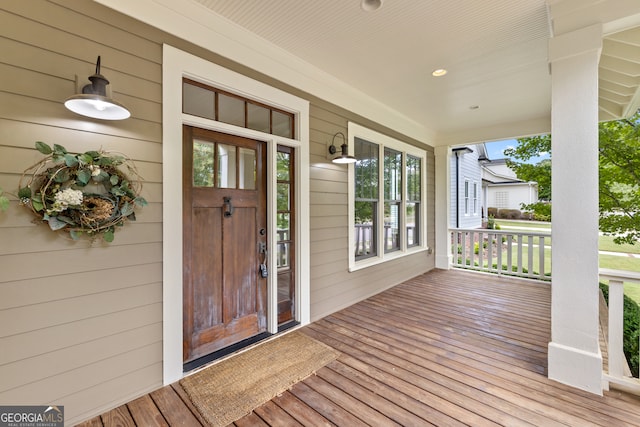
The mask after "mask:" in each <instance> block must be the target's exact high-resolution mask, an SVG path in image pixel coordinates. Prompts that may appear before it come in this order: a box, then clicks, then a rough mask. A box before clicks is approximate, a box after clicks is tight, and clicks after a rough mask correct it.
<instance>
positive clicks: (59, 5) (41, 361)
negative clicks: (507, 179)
mask: <svg viewBox="0 0 640 427" xmlns="http://www.w3.org/2000/svg"><path fill="white" fill-rule="evenodd" d="M0 26H1V27H2V28H3V30H2V35H0V51H2V52H3V55H2V61H0V77H2V78H0V187H1V188H3V189H4V190H5V191H7V192H10V193H14V192H15V190H16V189H17V187H18V183H19V182H20V179H21V176H22V173H23V171H24V170H25V169H26V168H27V167H29V166H31V165H32V164H34V163H35V162H37V161H39V160H40V159H42V155H41V154H40V153H39V152H37V151H36V150H35V149H34V143H35V141H44V142H46V143H48V144H50V145H53V144H60V145H62V146H64V147H66V148H67V149H68V150H69V151H71V152H83V151H87V150H98V149H101V148H102V149H104V150H108V151H117V152H121V153H123V154H125V155H127V156H128V157H130V158H131V159H132V160H133V161H134V162H135V164H136V166H137V168H138V171H139V173H140V175H141V176H142V177H143V179H144V184H143V191H142V195H143V196H144V197H145V198H146V199H147V201H149V205H148V206H146V207H144V208H142V209H141V210H140V211H139V212H138V213H137V214H136V216H137V219H138V221H136V222H129V223H127V224H125V226H124V228H121V229H118V230H117V231H116V234H115V241H114V242H113V243H110V244H106V243H104V242H101V241H96V242H94V243H93V244H90V243H89V242H86V241H83V242H73V241H71V240H69V239H68V238H64V237H62V236H59V235H56V234H55V233H52V232H51V231H50V230H48V227H47V225H46V224H37V225H36V224H33V223H32V220H33V218H34V217H33V215H31V213H30V212H29V211H28V210H27V209H25V208H24V207H21V206H19V205H18V203H17V201H16V200H15V197H13V196H11V197H12V202H11V205H10V207H9V210H8V211H7V212H4V213H0V241H2V242H3V245H2V246H1V247H0V272H1V274H0V348H2V352H0V377H1V378H5V381H3V382H2V383H1V384H0V402H2V403H4V404H10V403H14V404H43V403H58V404H64V405H65V412H66V417H67V423H69V424H74V423H75V422H77V421H81V420H83V419H86V418H89V417H91V416H93V415H95V414H97V413H101V412H105V411H106V410H108V409H110V408H112V407H115V406H118V405H119V404H121V403H123V402H125V401H128V400H131V399H134V398H136V397H137V396H140V395H142V394H144V393H146V392H149V391H151V390H152V389H154V388H157V387H159V386H160V385H161V384H162V207H163V200H162V123H161V119H162V87H161V78H162V66H161V61H162V43H165V42H166V43H169V44H172V45H174V46H176V47H178V48H181V49H184V50H187V51H189V52H191V53H194V54H196V55H198V56H201V57H203V58H206V59H208V60H211V61H214V62H216V63H218V64H220V65H222V66H225V67H228V68H231V69H234V70H235V71H238V72H242V73H243V74H245V75H247V76H249V77H252V78H257V79H259V80H261V81H263V82H265V83H267V84H270V85H273V86H274V87H278V88H280V89H283V90H285V91H288V92H290V93H292V94H294V95H297V96H302V97H306V94H304V93H301V92H300V91H298V90H295V89H292V88H290V87H288V86H287V85H286V84H285V83H283V82H277V81H273V80H272V79H269V78H267V77H265V76H263V75H261V74H260V73H259V72H257V71H253V70H248V69H246V68H243V67H239V66H237V65H235V64H233V63H232V62H231V61H229V60H227V59H224V58H220V57H219V56H217V55H215V54H212V53H210V52H206V51H204V50H202V49H200V48H197V47H194V46H192V45H190V44H189V43H188V42H186V41H184V40H179V39H176V38H175V37H172V36H170V35H167V34H164V33H162V32H160V31H158V30H156V29H154V28H152V27H149V26H147V25H145V24H143V23H141V22H139V21H136V20H134V19H132V18H129V17H126V16H123V15H121V14H119V13H117V12H115V11H113V10H111V9H108V8H105V7H102V6H100V5H98V4H96V3H94V2H88V1H86V0H49V1H46V0H30V1H28V2H19V1H13V2H3V3H1V4H0ZM98 55H101V57H102V73H103V74H104V75H105V76H107V78H108V79H109V80H110V82H111V85H110V86H109V87H110V88H111V89H112V91H113V92H112V93H113V96H114V98H116V99H117V100H119V101H120V102H122V103H124V104H125V105H127V106H128V107H129V108H130V110H131V112H132V117H131V118H130V119H128V120H124V121H118V122H107V121H99V120H92V119H85V118H82V117H79V116H77V115H75V114H73V113H71V112H69V111H68V110H66V109H65V108H64V106H63V105H62V101H63V100H64V99H66V98H67V97H69V96H71V95H72V94H74V93H75V92H76V77H77V78H78V80H79V82H80V83H81V84H86V83H88V80H87V77H88V76H89V75H91V74H93V72H94V69H95V61H96V58H97V56H98ZM308 99H310V101H311V129H310V138H311V141H310V165H311V169H310V202H311V218H310V227H311V229H310V235H311V241H310V246H311V300H312V307H311V316H312V318H313V319H317V318H319V317H322V316H324V315H326V314H329V313H331V312H335V311H336V310H338V309H340V308H342V307H345V306H347V305H350V304H352V303H354V302H357V301H359V300H362V299H363V298H366V297H367V296H370V295H373V294H375V293H378V292H380V291H381V290H383V289H385V288H386V287H389V286H392V285H394V284H397V283H400V282H402V281H404V280H406V279H408V278H410V277H413V276H415V275H417V274H419V273H422V272H424V271H427V270H430V269H432V268H433V256H432V255H428V254H426V253H420V254H415V255H411V256H406V257H403V258H401V259H397V260H394V261H389V262H386V263H384V264H381V265H378V266H373V267H371V268H367V269H364V270H361V271H358V272H354V273H349V272H348V265H347V254H348V251H349V250H350V249H349V248H348V242H347V237H346V236H347V232H348V220H347V217H348V208H347V203H348V199H347V190H348V177H347V168H346V167H344V166H339V165H334V164H332V163H330V162H329V161H328V160H327V144H328V143H330V142H331V138H332V137H333V135H334V134H335V133H336V132H338V131H341V132H343V133H345V134H346V132H347V130H346V128H347V122H348V121H355V122H358V123H359V124H361V125H364V126H368V127H370V128H372V129H374V130H376V131H379V132H382V133H385V134H388V135H389V136H392V137H394V138H398V139H401V140H403V141H406V142H407V143H410V144H414V145H420V144H418V143H417V142H416V141H413V140H407V139H406V138H404V137H403V136H402V135H398V134H397V133H394V131H393V130H389V129H385V128H383V127H381V126H380V125H378V124H376V123H371V122H369V121H367V120H364V119H362V118H361V117H359V116H358V115H357V114H356V113H354V112H348V111H344V110H342V109H340V108H338V107H335V106H331V105H328V104H327V103H325V102H323V101H320V100H318V99H314V98H308ZM426 149H427V153H428V155H427V165H426V173H427V198H428V200H427V201H426V202H425V205H426V209H427V232H428V243H429V245H431V246H433V242H434V232H435V226H434V220H433V218H434V202H433V200H434V195H435V191H434V189H435V184H434V179H433V177H434V170H435V168H434V159H433V150H432V149H431V148H429V147H426ZM5 242H8V244H4V243H5Z"/></svg>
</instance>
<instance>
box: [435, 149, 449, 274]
mask: <svg viewBox="0 0 640 427" xmlns="http://www.w3.org/2000/svg"><path fill="white" fill-rule="evenodd" d="M450 156H451V150H449V147H447V146H444V147H436V148H435V157H436V170H435V172H436V174H435V175H436V176H435V179H436V202H435V203H436V206H435V208H436V214H435V222H436V259H435V261H436V268H442V269H445V270H448V269H449V268H451V238H450V237H449V218H450V215H449V209H450V208H451V194H450V193H451V192H450V188H451V185H450V183H449V180H450V179H451V170H450V169H451V168H450V164H451V160H450Z"/></svg>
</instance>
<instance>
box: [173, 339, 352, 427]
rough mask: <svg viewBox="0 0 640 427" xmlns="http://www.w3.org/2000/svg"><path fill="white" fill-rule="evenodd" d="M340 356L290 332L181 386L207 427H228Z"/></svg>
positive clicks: (183, 382) (325, 346) (202, 371)
mask: <svg viewBox="0 0 640 427" xmlns="http://www.w3.org/2000/svg"><path fill="white" fill-rule="evenodd" d="M339 354H340V353H338V351H336V350H334V349H333V348H331V347H329V346H327V345H325V344H323V343H321V342H319V341H316V340H314V339H313V338H310V337H308V336H307V335H305V334H303V333H300V332H291V333H288V334H286V335H284V336H281V337H277V338H275V339H273V340H271V341H268V342H265V343H263V344H259V345H257V346H256V347H254V348H251V349H249V350H248V351H246V352H244V353H240V354H238V355H236V356H232V357H230V358H228V359H226V360H223V361H221V362H219V363H217V364H215V365H212V366H209V367H207V368H205V369H203V370H201V371H199V372H196V373H194V374H192V375H189V376H188V377H185V378H183V379H182V380H180V385H181V386H182V388H183V389H184V390H185V391H186V393H187V395H188V396H189V398H190V399H191V401H192V402H193V404H194V406H195V407H196V408H197V409H198V411H199V412H200V414H201V415H202V416H203V418H204V419H205V420H207V422H209V424H211V425H212V426H226V425H228V424H230V423H231V422H233V421H235V420H237V419H239V418H242V417H243V416H245V415H246V414H248V413H250V412H251V411H252V410H253V409H255V408H257V407H258V406H260V405H262V404H263V403H265V402H268V401H269V400H271V399H273V398H274V397H276V396H277V395H279V394H280V393H282V392H283V391H285V390H287V389H289V388H290V387H291V386H292V385H294V384H295V383H297V382H298V381H300V380H302V379H304V378H306V377H308V376H309V375H311V374H313V373H314V372H315V371H317V370H318V369H320V368H321V367H323V366H324V365H326V364H327V363H329V362H331V361H332V360H335V359H336V358H337V357H338V355H339Z"/></svg>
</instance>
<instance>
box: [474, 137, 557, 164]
mask: <svg viewBox="0 0 640 427" xmlns="http://www.w3.org/2000/svg"><path fill="white" fill-rule="evenodd" d="M517 145H518V141H517V140H515V139H505V140H502V141H494V142H486V143H485V147H487V154H488V156H489V158H490V159H491V160H497V159H504V158H505V155H504V150H506V149H507V148H511V147H514V148H515V147H516V146H517ZM548 158H550V157H549V155H548V154H545V155H544V156H539V157H533V158H531V159H530V160H529V161H528V162H527V163H532V164H536V163H538V162H540V161H541V160H544V159H548Z"/></svg>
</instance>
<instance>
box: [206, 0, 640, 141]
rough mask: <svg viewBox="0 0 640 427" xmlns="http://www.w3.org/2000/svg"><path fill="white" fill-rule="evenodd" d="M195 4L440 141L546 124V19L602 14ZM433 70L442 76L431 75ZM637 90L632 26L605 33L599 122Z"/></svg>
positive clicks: (565, 23)
mask: <svg viewBox="0 0 640 427" xmlns="http://www.w3.org/2000/svg"><path fill="white" fill-rule="evenodd" d="M195 1H197V2H198V3H200V4H202V5H204V6H206V7H207V8H209V9H210V10H212V11H213V12H215V13H217V14H219V15H222V16H223V17H225V18H226V19H228V20H230V21H232V22H233V23H235V24H237V25H239V26H241V27H242V28H244V29H246V30H249V31H250V32H252V33H255V34H257V35H258V36H260V37H261V38H263V39H265V40H267V41H269V42H271V43H273V44H275V45H277V46H278V47H280V48H282V49H284V50H285V51H287V52H289V53H291V54H293V55H295V56H297V57H299V58H300V59H302V60H304V61H305V62H307V63H309V64H311V65H313V66H315V67H317V68H320V69H322V70H324V71H325V72H327V73H329V74H331V75H333V76H334V77H337V78H338V79H339V80H342V81H344V82H345V83H347V84H349V85H350V86H352V87H355V88H357V89H358V90H359V91H361V92H363V93H365V94H367V95H369V96H370V97H372V98H374V99H376V100H378V101H380V102H381V103H383V104H385V105H387V106H388V107H390V108H392V109H394V110H396V111H398V112H400V113H401V114H402V115H404V116H406V117H408V118H410V119H412V120H414V121H415V122H417V123H421V124H423V125H424V126H425V127H426V128H427V129H429V130H431V131H432V132H434V134H435V135H437V136H440V138H442V139H444V140H447V139H451V140H453V139H455V135H464V134H466V133H468V132H469V130H472V129H483V128H484V129H492V128H501V127H502V128H504V127H505V126H506V127H509V126H508V125H507V124H510V123H522V124H525V123H532V122H536V123H540V122H542V123H547V122H548V117H549V115H550V109H551V89H550V84H551V79H550V75H549V67H548V62H547V44H548V40H549V38H550V36H551V29H550V22H553V25H554V27H555V29H556V32H557V30H558V29H559V28H563V29H567V28H569V27H571V25H575V24H576V23H579V24H584V23H585V22H584V21H582V20H580V19H579V18H576V17H584V20H587V19H591V20H593V19H600V20H601V21H604V20H605V19H602V16H601V15H603V14H605V9H606V8H607V7H610V6H607V5H606V4H604V3H607V2H602V1H591V0H587V1H584V2H563V1H555V0H552V1H550V2H549V3H550V6H549V8H547V2H545V0H483V1H482V2H481V3H482V6H481V7H479V4H480V3H479V2H478V1H477V0H457V1H451V0H431V1H408V0H405V1H401V0H395V1H390V0H387V1H386V2H383V6H382V7H381V8H380V9H378V10H377V11H374V12H365V11H364V10H363V9H362V8H361V7H360V0H350V1H345V0H324V1H313V2H312V1H300V0H278V1H270V2H265V1H257V0H256V1H240V2H239V1H237V0H195ZM567 5H568V6H567ZM577 9H579V10H577ZM550 14H554V15H556V16H554V17H553V18H552V17H550ZM586 22H587V23H589V22H588V21H586ZM595 22H598V21H597V20H596V21H595ZM620 29H621V28H616V29H615V30H616V31H619V30H620ZM438 68H446V69H447V70H448V74H447V75H446V76H444V77H440V78H436V77H433V76H432V75H431V72H432V71H433V70H435V69H438ZM639 85H640V28H636V29H632V30H628V31H623V32H620V33H617V34H611V35H608V36H607V37H606V39H605V40H604V45H603V56H602V61H601V65H600V119H601V120H612V119H617V118H620V117H624V116H628V115H630V114H632V113H633V112H634V111H635V109H637V108H638V106H639V104H640V100H639V99H638V98H639V95H638V94H639ZM539 126H540V125H539V124H538V125H536V126H531V125H529V126H527V125H525V126H521V127H520V128H521V129H526V130H533V129H537V128H538V127H539ZM524 132H525V133H526V131H524ZM502 133H504V132H493V134H495V135H496V136H498V135H500V134H502ZM480 134H486V135H487V136H489V135H491V134H492V133H491V132H480ZM511 136H521V135H511ZM467 139H468V137H467Z"/></svg>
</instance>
